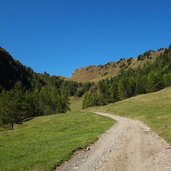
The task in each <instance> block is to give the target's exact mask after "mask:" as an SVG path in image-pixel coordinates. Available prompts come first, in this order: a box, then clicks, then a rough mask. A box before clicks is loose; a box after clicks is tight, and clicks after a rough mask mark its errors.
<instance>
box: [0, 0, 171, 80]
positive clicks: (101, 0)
mask: <svg viewBox="0 0 171 171" xmlns="http://www.w3.org/2000/svg"><path fill="white" fill-rule="evenodd" d="M0 4H1V10H0V16H1V26H0V46H1V47H3V48H5V49H6V50H7V51H8V52H10V54H11V55H12V56H13V57H14V58H15V59H18V60H20V61H21V62H22V63H23V64H25V65H27V66H30V67H32V68H33V69H34V70H35V71H36V72H44V71H47V72H48V73H50V74H51V75H63V76H66V77H68V76H70V75H71V74H72V72H74V70H75V69H77V68H80V67H84V66H87V65H93V64H96V65H99V64H105V63H107V62H109V61H117V60H119V59H120V58H121V57H126V58H127V57H136V56H138V55H139V54H141V53H143V52H144V51H146V50H149V49H154V50H155V49H158V48H160V47H167V46H168V45H169V44H171V12H170V11H171V1H170V0H0Z"/></svg>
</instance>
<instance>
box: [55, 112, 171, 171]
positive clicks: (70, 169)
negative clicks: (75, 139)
mask: <svg viewBox="0 0 171 171" xmlns="http://www.w3.org/2000/svg"><path fill="white" fill-rule="evenodd" d="M95 113H96V114H98V115H102V116H106V117H110V118H112V119H114V120H116V121H117V123H116V124H114V125H113V126H112V127H111V128H110V129H109V130H108V131H106V132H105V133H104V134H102V135H101V136H100V137H99V140H98V141H97V142H95V143H94V144H92V145H91V146H90V147H88V148H87V149H85V150H78V151H76V152H75V153H74V155H73V156H72V158H71V159H70V160H69V161H66V162H64V163H63V164H62V165H61V166H59V167H57V168H56V171H76V170H78V171H171V146H170V145H169V144H167V143H166V141H165V140H163V139H162V138H160V137H159V136H158V135H157V134H156V133H154V132H153V131H152V130H151V129H150V128H149V127H148V126H146V125H145V124H143V123H142V122H140V121H136V120H132V119H127V118H124V117H120V116H116V115H113V114H109V113H102V112H95Z"/></svg>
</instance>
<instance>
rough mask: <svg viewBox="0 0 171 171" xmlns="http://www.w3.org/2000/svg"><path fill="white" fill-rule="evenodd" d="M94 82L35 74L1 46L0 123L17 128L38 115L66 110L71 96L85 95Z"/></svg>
mask: <svg viewBox="0 0 171 171" xmlns="http://www.w3.org/2000/svg"><path fill="white" fill-rule="evenodd" d="M91 85H92V84H91V83H85V84H81V83H77V82H74V81H66V80H65V79H64V78H62V77H58V76H50V75H49V74H48V73H46V72H45V73H44V74H38V73H35V72H34V71H33V70H32V69H31V68H28V67H26V66H24V65H22V64H21V63H20V62H19V61H16V60H14V59H13V57H12V56H11V55H10V54H9V53H8V52H7V51H5V50H4V49H3V48H0V124H1V125H4V124H10V125H11V126H12V128H13V125H14V123H22V122H23V121H24V120H27V119H30V118H32V117H35V116H41V115H49V114H55V113H64V112H66V111H68V110H69V104H70V102H69V97H70V96H79V97H80V96H82V95H83V94H84V92H86V91H88V90H89V88H90V87H91Z"/></svg>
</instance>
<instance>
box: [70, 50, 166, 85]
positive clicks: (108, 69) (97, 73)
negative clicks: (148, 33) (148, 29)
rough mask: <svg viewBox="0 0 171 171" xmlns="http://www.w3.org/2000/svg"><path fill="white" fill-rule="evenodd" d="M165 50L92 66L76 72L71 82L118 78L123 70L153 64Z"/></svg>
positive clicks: (152, 51) (151, 51) (150, 51)
mask: <svg viewBox="0 0 171 171" xmlns="http://www.w3.org/2000/svg"><path fill="white" fill-rule="evenodd" d="M164 51H165V49H163V48H161V49H159V50H157V51H154V50H149V51H146V52H145V53H144V54H142V55H139V56H138V57H137V58H132V57H131V58H128V59H125V58H121V59H120V60H119V61H118V62H108V63H107V64H105V65H98V66H96V65H92V66H87V67H84V68H80V69H77V70H75V72H74V73H73V74H72V76H71V78H70V79H71V80H73V81H78V82H98V81H99V80H102V79H105V78H111V77H113V76H117V75H118V74H119V73H120V71H121V70H122V69H125V70H128V69H136V68H139V67H143V66H144V65H145V64H149V63H153V62H154V61H155V60H156V58H157V57H159V56H160V55H161V54H163V53H164Z"/></svg>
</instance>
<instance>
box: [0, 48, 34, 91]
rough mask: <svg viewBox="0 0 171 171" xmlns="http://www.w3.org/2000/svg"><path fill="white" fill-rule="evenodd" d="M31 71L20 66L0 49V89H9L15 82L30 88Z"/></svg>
mask: <svg viewBox="0 0 171 171" xmlns="http://www.w3.org/2000/svg"><path fill="white" fill-rule="evenodd" d="M32 80H33V70H32V69H31V68H28V67H26V66H24V65H22V64H21V63H20V62H19V61H16V60H14V59H13V57H12V56H11V55H10V54H9V53H8V52H7V51H6V50H5V49H3V48H1V47H0V88H1V89H7V90H8V89H10V88H12V87H13V86H14V85H15V83H16V82H17V81H20V82H22V84H23V85H24V86H25V87H27V88H30V87H31V81H32Z"/></svg>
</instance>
